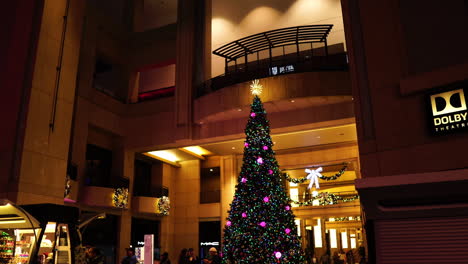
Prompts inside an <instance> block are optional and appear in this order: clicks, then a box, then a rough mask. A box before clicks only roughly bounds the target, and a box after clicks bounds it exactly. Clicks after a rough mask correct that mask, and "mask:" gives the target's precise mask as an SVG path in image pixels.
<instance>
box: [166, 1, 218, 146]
mask: <svg viewBox="0 0 468 264" xmlns="http://www.w3.org/2000/svg"><path fill="white" fill-rule="evenodd" d="M177 9H178V12H177V50H176V51H177V56H176V65H177V70H176V92H175V98H176V106H175V109H176V116H175V118H176V128H177V136H176V138H177V139H179V140H184V139H185V140H187V139H191V137H192V121H193V118H192V101H193V98H194V96H195V95H196V89H197V86H199V85H200V84H201V83H202V82H203V81H204V80H205V79H206V77H207V76H209V72H208V73H207V72H206V67H205V66H206V65H207V64H208V65H210V64H211V63H210V58H211V57H210V56H207V55H208V54H206V51H207V50H206V49H207V48H208V47H207V46H209V47H210V48H209V49H211V27H210V28H207V26H208V25H211V0H197V1H184V0H179V1H178V7H177ZM208 21H210V24H206V23H207V22H208ZM210 52H211V50H210ZM208 69H209V68H208Z"/></svg>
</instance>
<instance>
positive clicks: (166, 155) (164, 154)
mask: <svg viewBox="0 0 468 264" xmlns="http://www.w3.org/2000/svg"><path fill="white" fill-rule="evenodd" d="M147 154H149V155H151V156H154V157H156V158H160V159H164V160H168V161H170V162H177V161H179V160H180V159H179V158H178V157H177V156H176V155H175V154H174V153H172V152H169V151H166V150H158V151H150V152H147Z"/></svg>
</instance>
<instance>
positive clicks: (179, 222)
mask: <svg viewBox="0 0 468 264" xmlns="http://www.w3.org/2000/svg"><path fill="white" fill-rule="evenodd" d="M180 165H181V167H180V168H179V169H176V174H175V176H176V177H175V179H176V182H177V184H176V186H175V187H174V188H173V189H174V190H175V193H174V192H172V193H174V196H175V202H174V217H175V222H174V230H176V232H175V234H174V248H173V250H174V251H173V253H172V256H173V258H174V256H177V254H178V252H180V250H181V249H182V248H193V249H194V250H196V252H198V248H199V246H198V240H199V236H198V222H199V217H200V215H199V214H200V210H199V207H200V160H190V161H183V162H180ZM174 254H175V255H174Z"/></svg>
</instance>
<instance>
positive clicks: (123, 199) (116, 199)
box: [112, 188, 128, 208]
mask: <svg viewBox="0 0 468 264" xmlns="http://www.w3.org/2000/svg"><path fill="white" fill-rule="evenodd" d="M112 204H113V205H114V206H115V207H118V208H127V204H128V188H117V189H115V190H114V194H113V195H112Z"/></svg>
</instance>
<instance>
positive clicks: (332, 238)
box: [330, 229, 338, 248]
mask: <svg viewBox="0 0 468 264" xmlns="http://www.w3.org/2000/svg"><path fill="white" fill-rule="evenodd" d="M330 247H331V248H338V241H337V239H336V229H330Z"/></svg>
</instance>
